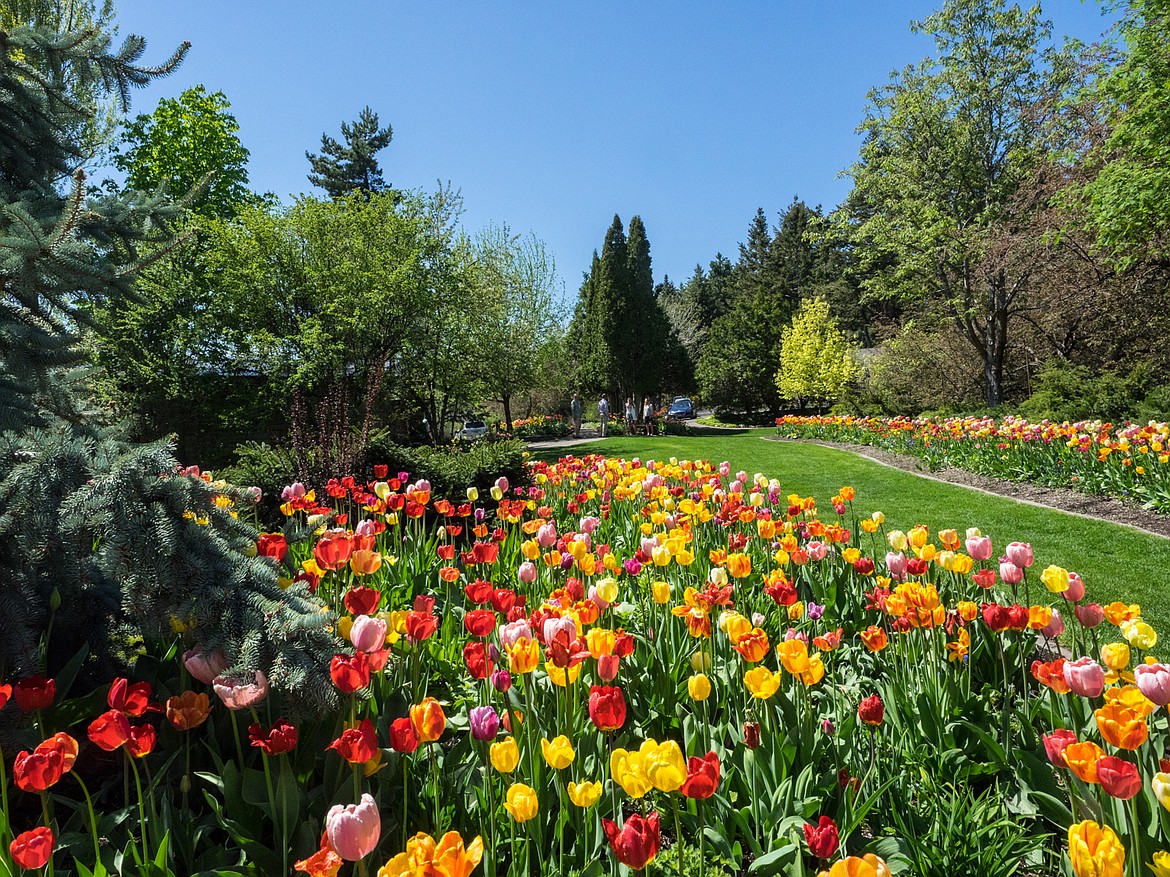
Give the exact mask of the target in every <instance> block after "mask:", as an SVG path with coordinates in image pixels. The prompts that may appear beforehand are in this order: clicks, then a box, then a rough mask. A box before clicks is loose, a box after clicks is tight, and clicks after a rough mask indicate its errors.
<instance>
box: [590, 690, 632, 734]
mask: <svg viewBox="0 0 1170 877" xmlns="http://www.w3.org/2000/svg"><path fill="white" fill-rule="evenodd" d="M589 718H591V719H592V720H593V724H594V725H596V726H597V729H598V730H599V731H616V730H617V729H618V728H620V727H621V726H622V725H624V724H625V723H626V699H625V697H624V696H623V695H622V690H621V689H620V688H618V687H616V686H613V685H594V686H593V687H592V688H590V689H589Z"/></svg>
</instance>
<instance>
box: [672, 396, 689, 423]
mask: <svg viewBox="0 0 1170 877" xmlns="http://www.w3.org/2000/svg"><path fill="white" fill-rule="evenodd" d="M694 416H695V406H694V405H693V404H692V403H691V400H690V399H688V398H686V397H685V396H679V397H678V398H677V399H675V400H674V401H673V402H671V403H670V408H669V409H667V411H666V419H667V420H690V419H691V418H692V417H694Z"/></svg>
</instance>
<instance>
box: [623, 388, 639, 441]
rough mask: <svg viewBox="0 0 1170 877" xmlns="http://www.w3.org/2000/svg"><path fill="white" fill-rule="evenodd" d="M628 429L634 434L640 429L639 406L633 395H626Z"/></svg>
mask: <svg viewBox="0 0 1170 877" xmlns="http://www.w3.org/2000/svg"><path fill="white" fill-rule="evenodd" d="M626 431H627V432H628V433H629V434H630V435H634V434H635V433H636V432H637V431H638V406H637V405H635V404H634V397H633V396H626Z"/></svg>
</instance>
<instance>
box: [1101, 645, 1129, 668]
mask: <svg viewBox="0 0 1170 877" xmlns="http://www.w3.org/2000/svg"><path fill="white" fill-rule="evenodd" d="M1101 663H1102V664H1104V665H1105V666H1106V667H1108V668H1109V669H1110V670H1124V669H1125V668H1126V667H1128V666H1129V646H1128V645H1126V644H1125V643H1106V644H1105V645H1103V646H1101Z"/></svg>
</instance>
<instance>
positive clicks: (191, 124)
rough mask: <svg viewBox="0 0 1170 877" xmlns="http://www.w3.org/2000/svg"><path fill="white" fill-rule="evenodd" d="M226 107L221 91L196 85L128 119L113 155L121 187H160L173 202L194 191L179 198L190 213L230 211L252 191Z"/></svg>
mask: <svg viewBox="0 0 1170 877" xmlns="http://www.w3.org/2000/svg"><path fill="white" fill-rule="evenodd" d="M230 110H231V104H230V103H228V99H227V97H226V96H225V95H224V93H223V92H222V91H217V92H215V93H214V94H208V93H207V89H206V88H204V87H203V86H202V85H196V86H194V87H192V88H188V89H187V90H186V91H184V92H183V93H182V94H181V95H179V96H178V97H177V98H164V99H163V100H161V101H159V104H158V106H157V107H156V108H155V110H154V112H153V113H151V114H150V115H142V116H138V117H137V118H136V119H134V120H133V121H131V122H129V123H128V124H127V125H126V128H125V130H124V131H123V132H122V137H121V140H120V143H121V145H122V147H123V151H120V152H119V153H118V154H117V155H116V156H115V157H114V165H115V166H116V167H118V168H119V169H120V170H122V171H123V172H124V173H125V174H126V185H127V187H129V188H131V189H135V190H138V191H140V192H153V191H155V190H156V189H162V191H163V192H164V193H165V194H166V195H167V197H169V198H170V199H172V200H174V201H179V200H181V199H186V198H187V197H188V195H190V193H192V192H194V193H196V194H195V195H194V197H192V198H191V199H190V201H187V202H185V203H186V204H187V206H188V208H189V209H190V210H191V211H192V212H194V213H196V214H198V215H200V216H220V217H224V216H232V215H233V214H234V213H235V209H236V206H237V205H239V204H243V203H244V202H245V201H248V200H250V199H251V198H253V197H254V196H253V195H252V192H251V191H250V190H249V189H248V150H247V149H245V148H244V145H243V144H242V143H240V139H239V137H238V136H237V132H238V131H239V130H240V126H239V123H237V122H236V117H235V116H233V115H232V114H231V112H230Z"/></svg>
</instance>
